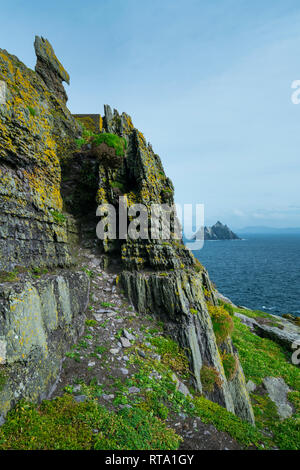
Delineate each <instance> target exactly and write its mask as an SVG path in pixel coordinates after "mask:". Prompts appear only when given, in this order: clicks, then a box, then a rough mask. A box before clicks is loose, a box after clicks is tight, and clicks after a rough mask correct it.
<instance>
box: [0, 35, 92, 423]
mask: <svg viewBox="0 0 300 470" xmlns="http://www.w3.org/2000/svg"><path fill="white" fill-rule="evenodd" d="M35 45H36V49H37V53H38V65H37V71H38V72H39V73H37V72H34V71H32V70H30V69H28V68H27V67H26V66H25V65H24V64H23V63H22V62H20V61H19V60H18V59H17V57H15V56H12V55H10V54H9V53H8V52H7V51H5V50H2V49H0V83H2V84H4V85H3V86H2V89H5V96H4V99H2V101H1V103H0V207H1V215H0V271H1V272H0V345H1V346H0V351H1V352H0V357H1V359H0V384H1V385H0V387H1V390H0V415H4V414H5V413H6V412H7V411H8V409H9V408H10V407H11V406H12V405H13V404H14V403H15V402H16V401H17V400H18V399H20V398H22V397H26V398H30V399H32V400H37V399H39V398H42V397H45V396H47V394H48V393H49V391H50V390H51V387H52V386H53V384H54V383H55V381H56V379H57V376H58V372H59V369H60V364H61V361H62V360H63V357H64V354H65V352H66V350H67V349H68V348H69V347H70V345H71V344H72V343H73V342H74V340H76V339H77V338H78V335H79V333H80V331H81V330H82V327H83V325H84V315H83V312H84V309H85V306H86V303H87V298H88V284H89V283H88V278H87V276H86V274H84V273H83V272H73V271H69V272H66V271H65V270H63V271H61V270H60V269H59V270H57V268H68V267H70V266H71V265H72V264H73V263H74V260H73V258H72V250H73V248H74V242H75V241H76V239H77V238H78V229H77V225H76V222H75V220H74V218H73V217H72V216H71V215H68V214H63V213H62V209H63V201H62V197H61V193H60V184H61V162H62V160H63V159H64V158H66V157H67V156H68V154H69V153H70V152H73V150H74V148H75V138H76V137H77V136H78V135H79V134H80V132H81V129H80V126H79V125H78V123H77V122H76V121H75V119H74V118H73V117H72V115H71V114H70V112H69V111H68V109H67V108H66V106H65V104H64V101H65V100H64V99H63V97H62V96H59V95H60V93H57V90H58V89H57V88H55V87H53V86H52V84H51V80H47V70H48V69H49V77H50V76H53V77H54V75H55V77H56V78H55V80H56V79H57V80H58V77H60V79H64V80H68V77H67V75H66V73H65V72H64V71H63V68H62V67H60V65H59V62H58V61H57V59H56V58H55V55H54V53H53V55H52V52H53V50H52V48H51V46H50V45H49V43H48V42H47V41H43V40H40V39H39V38H37V39H36V43H35ZM50 55H51V58H50ZM41 77H43V79H42V78H41ZM53 80H54V78H53ZM55 80H54V81H55ZM53 83H54V82H53ZM31 270H33V271H31ZM46 271H48V272H49V271H50V272H51V273H52V274H51V275H50V274H46V275H44V276H42V278H41V279H37V277H38V276H36V275H34V272H36V273H41V272H46ZM4 281H9V282H4Z"/></svg>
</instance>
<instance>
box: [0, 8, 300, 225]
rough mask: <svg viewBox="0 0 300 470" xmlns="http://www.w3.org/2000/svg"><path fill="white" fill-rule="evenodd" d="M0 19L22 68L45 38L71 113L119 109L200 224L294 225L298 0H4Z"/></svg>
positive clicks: (299, 174) (298, 210)
mask: <svg viewBox="0 0 300 470" xmlns="http://www.w3.org/2000/svg"><path fill="white" fill-rule="evenodd" d="M0 20H1V28H0V47H1V48H3V49H7V50H8V51H9V52H10V53H12V54H15V55H17V56H18V57H19V59H20V60H22V61H23V62H24V63H25V64H26V65H27V66H29V67H31V68H34V66H35V62H36V59H35V54H34V48H33V41H34V36H35V35H36V34H37V35H41V36H43V37H45V38H47V39H48V40H49V41H50V42H51V44H52V45H53V47H54V50H55V52H56V55H57V57H58V58H59V59H60V61H61V62H62V64H63V65H64V67H65V68H66V70H67V71H68V72H69V74H70V76H71V83H70V86H66V90H67V93H68V96H69V101H68V107H69V109H70V110H71V112H73V113H103V105H104V104H110V105H111V106H112V108H116V109H118V111H119V112H123V111H125V112H127V113H128V114H130V115H131V116H132V118H133V122H134V125H135V127H137V128H139V129H140V130H141V131H142V132H143V134H144V135H145V137H146V139H147V140H148V141H150V142H151V144H152V146H153V148H154V151H155V152H156V153H158V154H159V155H160V156H161V159H162V162H163V165H164V168H165V171H166V174H167V175H168V176H169V177H170V178H171V179H172V181H173V183H174V186H175V199H176V202H177V203H179V204H204V207H205V223H206V224H207V225H211V224H213V223H215V222H216V221H217V220H220V221H221V222H224V223H227V224H228V225H230V226H231V227H232V228H234V229H237V228H243V227H245V226H258V225H259V226H271V227H300V198H299V182H300V159H299V152H300V104H298V105H297V104H294V103H293V102H292V99H291V96H292V93H293V92H294V91H295V90H293V89H292V88H291V86H292V83H293V82H294V81H295V80H300V52H299V51H300V2H299V0H263V1H261V0H251V2H250V1H249V0H210V1H208V0H205V1H204V0H151V1H148V0H97V1H95V0H86V1H82V0H80V1H79V0H72V1H69V0H60V1H57V0H51V2H40V1H35V0H26V1H25V0H23V1H18V0H11V1H10V2H1V10H0ZM299 96H300V93H299Z"/></svg>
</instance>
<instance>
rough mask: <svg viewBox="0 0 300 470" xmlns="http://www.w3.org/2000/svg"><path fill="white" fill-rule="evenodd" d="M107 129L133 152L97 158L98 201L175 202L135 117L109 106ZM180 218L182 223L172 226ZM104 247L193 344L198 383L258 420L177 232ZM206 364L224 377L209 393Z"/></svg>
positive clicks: (152, 308) (137, 292)
mask: <svg viewBox="0 0 300 470" xmlns="http://www.w3.org/2000/svg"><path fill="white" fill-rule="evenodd" d="M103 130H104V131H105V132H112V133H115V134H117V135H119V136H121V137H124V138H126V141H127V151H126V158H123V159H120V160H119V164H118V165H117V166H116V165H109V164H107V161H106V162H105V164H104V162H102V161H101V158H100V159H98V171H99V177H98V190H97V203H98V204H103V203H110V204H112V205H114V206H115V208H116V211H117V212H118V198H119V196H120V195H122V196H123V197H125V198H126V200H127V203H128V206H129V207H130V206H131V205H132V204H133V203H142V204H144V205H145V206H146V207H148V208H150V206H151V204H153V203H156V204H164V203H168V204H169V205H172V204H173V202H174V201H173V192H174V189H173V185H172V183H171V181H170V180H169V179H168V178H167V177H166V175H165V173H164V170H163V166H162V164H161V161H160V158H159V157H158V155H156V154H155V153H154V152H153V149H152V147H151V145H150V144H147V143H146V140H145V138H144V136H143V134H141V133H140V132H139V131H138V130H137V129H135V128H134V126H133V124H132V121H131V118H130V117H129V116H128V115H127V114H125V113H123V114H122V115H119V113H118V112H117V111H116V110H114V112H112V111H111V109H110V107H109V106H107V105H106V106H105V107H104V118H103ZM83 155H84V154H81V158H83ZM77 158H78V157H77ZM90 158H91V156H90ZM72 166H73V161H72V162H71V164H70V168H71V167H72ZM96 181H97V180H96ZM115 189H117V191H116V190H115ZM166 210H167V209H166ZM175 223H176V220H174V221H173V228H174V226H175ZM171 232H172V230H171ZM101 248H102V251H103V253H106V257H107V254H108V253H110V254H114V256H120V257H121V260H122V272H121V275H120V283H121V284H122V287H123V289H124V290H125V292H126V294H127V296H128V297H129V299H130V300H131V301H132V302H133V304H134V305H135V307H136V308H137V309H138V310H139V311H140V312H142V313H147V312H148V313H149V312H150V313H152V314H154V315H157V316H158V317H159V318H161V319H162V320H163V322H164V325H165V328H166V331H168V332H169V333H170V334H171V335H172V336H173V337H174V338H176V340H177V341H178V342H179V343H180V344H181V345H182V346H183V347H184V348H185V349H186V352H187V355H188V357H189V361H190V367H191V371H192V375H193V382H194V386H196V387H197V389H198V390H199V391H202V392H203V393H205V395H206V396H207V397H209V398H210V399H211V400H213V401H216V402H218V403H219V404H221V405H223V406H225V407H226V408H227V409H228V410H230V411H232V412H233V413H236V414H237V415H239V416H241V417H242V418H243V419H247V420H249V421H250V422H254V418H253V412H252V408H251V404H250V401H249V396H248V392H247V390H246V387H245V381H244V375H243V371H242V369H241V366H240V364H239V361H238V358H237V356H236V353H235V351H234V350H233V347H232V344H231V341H230V340H229V339H228V340H227V341H226V344H224V345H223V346H222V347H223V349H224V351H225V350H227V352H229V351H230V353H231V354H233V355H234V356H235V357H236V361H237V366H236V371H235V372H236V373H235V375H234V377H233V378H232V380H230V381H229V380H227V379H226V376H225V373H224V368H223V364H222V360H221V356H220V352H219V351H221V349H222V348H220V346H219V348H218V346H217V343H216V339H215V335H214V331H213V327H212V322H211V318H210V315H209V313H208V310H207V301H209V302H211V303H212V304H217V299H216V297H215V294H214V291H213V288H212V286H211V283H210V280H209V277H208V274H207V272H206V270H205V269H204V268H203V267H202V266H201V265H200V264H199V263H198V262H197V260H196V259H195V258H194V256H193V255H192V254H191V252H190V251H189V250H187V249H186V248H185V247H184V245H183V243H182V241H181V240H176V239H173V238H172V236H170V237H169V239H167V240H152V239H150V238H149V239H148V240H140V239H138V240H132V239H130V238H128V239H127V240H117V241H108V240H106V241H104V243H103V245H102V246H101ZM107 261H108V262H109V257H107ZM203 367H206V368H209V369H210V370H211V369H213V370H214V371H216V373H217V375H218V377H219V382H218V385H217V384H215V386H214V387H213V390H210V391H209V392H207V391H205V390H204V388H203V385H202V381H201V370H202V368H203Z"/></svg>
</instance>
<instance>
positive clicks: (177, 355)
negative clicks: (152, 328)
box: [149, 336, 189, 374]
mask: <svg viewBox="0 0 300 470" xmlns="http://www.w3.org/2000/svg"><path fill="white" fill-rule="evenodd" d="M149 340H150V343H151V344H153V345H154V346H156V348H157V353H158V354H159V355H160V356H161V361H162V363H163V364H164V365H166V366H167V367H169V368H170V369H172V370H173V371H175V372H181V373H183V374H187V373H188V371H189V367H188V360H187V357H186V354H185V353H184V351H183V350H182V349H181V348H180V347H179V346H178V344H177V343H176V342H175V341H173V340H172V339H171V338H166V337H164V336H156V337H153V338H149Z"/></svg>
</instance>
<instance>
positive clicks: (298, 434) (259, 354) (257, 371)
mask: <svg viewBox="0 0 300 470" xmlns="http://www.w3.org/2000/svg"><path fill="white" fill-rule="evenodd" d="M234 323H235V329H234V333H233V337H232V339H233V343H234V345H235V346H236V348H237V349H238V352H239V356H240V360H241V364H242V367H243V370H244V373H245V376H246V379H247V380H249V379H251V380H252V381H253V382H255V383H256V384H258V385H259V384H261V383H262V380H263V378H264V377H266V376H272V377H282V378H283V379H284V381H285V382H286V384H287V385H288V386H289V387H291V389H293V391H292V392H290V393H289V396H288V398H289V400H290V401H291V402H292V403H293V405H294V406H295V409H296V412H295V414H294V415H293V416H292V417H291V418H288V419H284V420H282V421H280V420H279V419H278V416H277V410H276V407H275V405H274V403H273V402H272V401H271V400H270V399H269V398H268V396H267V395H259V394H258V393H253V394H251V399H252V404H253V410H254V414H255V419H256V424H257V427H258V428H259V429H263V428H268V429H269V431H270V432H271V433H272V434H273V438H272V440H273V442H274V444H275V445H276V446H278V447H279V448H280V449H290V450H299V449H300V410H299V402H300V370H299V368H298V367H296V366H294V365H293V364H291V363H290V362H289V357H288V356H289V354H288V353H287V351H285V350H284V348H282V347H281V346H279V345H278V344H276V343H274V342H273V341H271V340H269V339H265V338H260V337H258V336H256V335H254V334H252V333H251V332H250V330H249V328H248V327H247V326H245V325H243V324H242V323H241V322H240V320H239V319H238V318H234Z"/></svg>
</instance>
